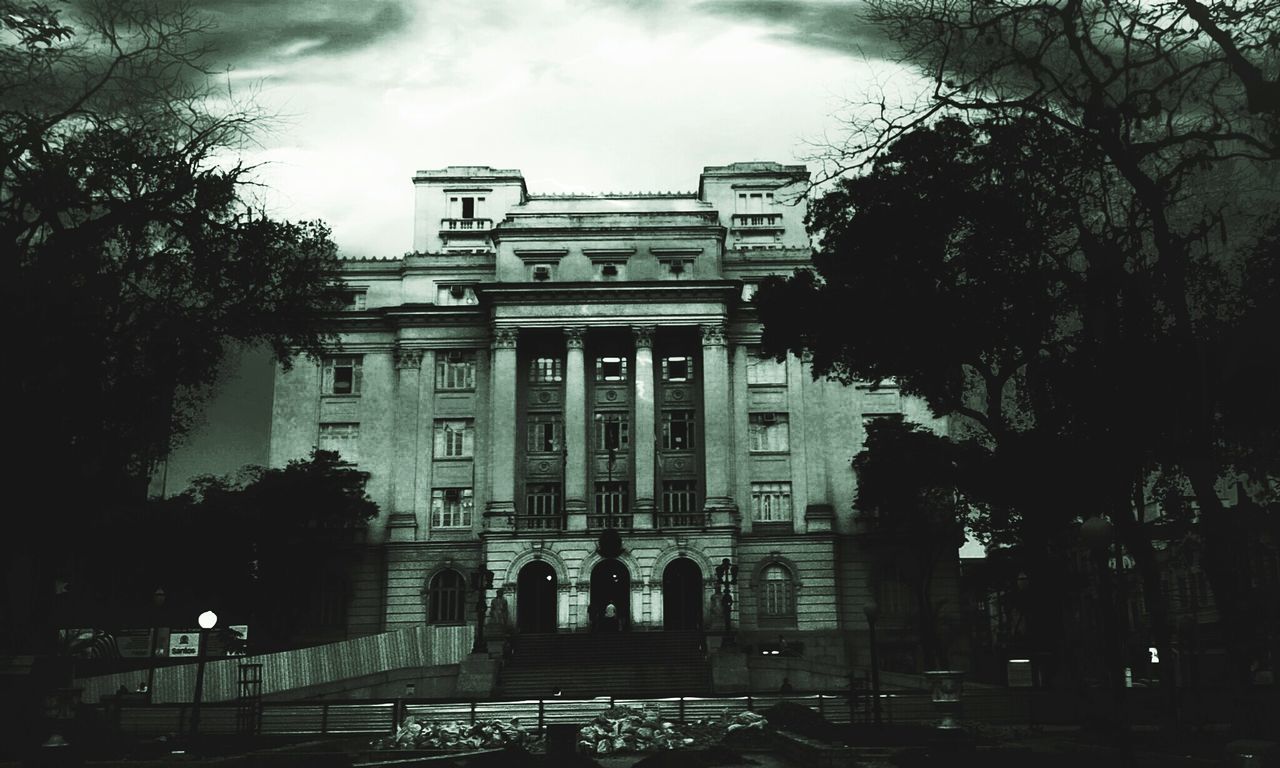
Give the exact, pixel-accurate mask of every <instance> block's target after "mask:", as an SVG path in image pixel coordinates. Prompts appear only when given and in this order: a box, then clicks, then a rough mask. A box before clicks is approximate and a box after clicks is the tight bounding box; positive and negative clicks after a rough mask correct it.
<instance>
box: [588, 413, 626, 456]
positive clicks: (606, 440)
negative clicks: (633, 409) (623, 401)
mask: <svg viewBox="0 0 1280 768" xmlns="http://www.w3.org/2000/svg"><path fill="white" fill-rule="evenodd" d="M629 427H630V424H629V422H628V420H627V414H625V413H620V412H611V413H597V414H596V450H597V451H601V452H603V451H621V450H625V449H626V447H627V446H628V445H630V444H631V435H630V429H629Z"/></svg>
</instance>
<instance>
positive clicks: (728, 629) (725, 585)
mask: <svg viewBox="0 0 1280 768" xmlns="http://www.w3.org/2000/svg"><path fill="white" fill-rule="evenodd" d="M737 583H738V566H736V565H734V564H733V563H732V562H730V561H729V558H727V557H726V558H725V559H724V560H722V561H721V562H720V564H719V565H717V566H716V592H718V593H720V605H721V606H723V608H724V637H723V638H722V639H721V640H720V647H721V648H732V647H733V645H734V642H733V623H732V620H731V619H730V611H731V610H733V594H732V592H733V589H732V588H733V586H734V585H735V584H737Z"/></svg>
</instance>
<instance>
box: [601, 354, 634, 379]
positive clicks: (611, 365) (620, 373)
mask: <svg viewBox="0 0 1280 768" xmlns="http://www.w3.org/2000/svg"><path fill="white" fill-rule="evenodd" d="M626 380H627V358H625V357H597V358H596V381H597V382H609V381H626Z"/></svg>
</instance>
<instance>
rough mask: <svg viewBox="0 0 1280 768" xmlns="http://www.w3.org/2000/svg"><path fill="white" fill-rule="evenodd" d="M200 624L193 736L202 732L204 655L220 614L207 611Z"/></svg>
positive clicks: (192, 721)
mask: <svg viewBox="0 0 1280 768" xmlns="http://www.w3.org/2000/svg"><path fill="white" fill-rule="evenodd" d="M196 622H197V623H199V624H200V639H199V640H198V641H197V642H196V692H195V697H194V700H193V701H192V706H191V736H192V737H193V738H194V737H195V736H196V734H198V733H200V700H201V699H202V698H204V655H205V650H206V649H207V647H208V644H209V642H208V641H209V630H211V629H213V627H214V625H215V624H217V623H218V614H216V613H214V612H213V611H205V612H204V613H202V614H200V617H199V618H198V619H196Z"/></svg>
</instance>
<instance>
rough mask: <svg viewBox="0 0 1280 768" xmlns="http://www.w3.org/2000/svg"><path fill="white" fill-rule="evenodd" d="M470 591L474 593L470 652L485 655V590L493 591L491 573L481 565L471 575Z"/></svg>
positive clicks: (486, 648) (486, 647) (486, 649)
mask: <svg viewBox="0 0 1280 768" xmlns="http://www.w3.org/2000/svg"><path fill="white" fill-rule="evenodd" d="M471 589H472V590H474V591H475V593H476V638H475V642H473V643H472V644H471V652H472V653H485V652H487V651H488V650H489V649H488V646H487V645H485V642H484V611H485V608H486V607H487V606H488V603H486V602H485V590H488V589H493V571H491V570H489V569H487V568H485V567H484V566H483V565H481V566H479V567H478V568H476V570H475V572H474V573H472V574H471Z"/></svg>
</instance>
